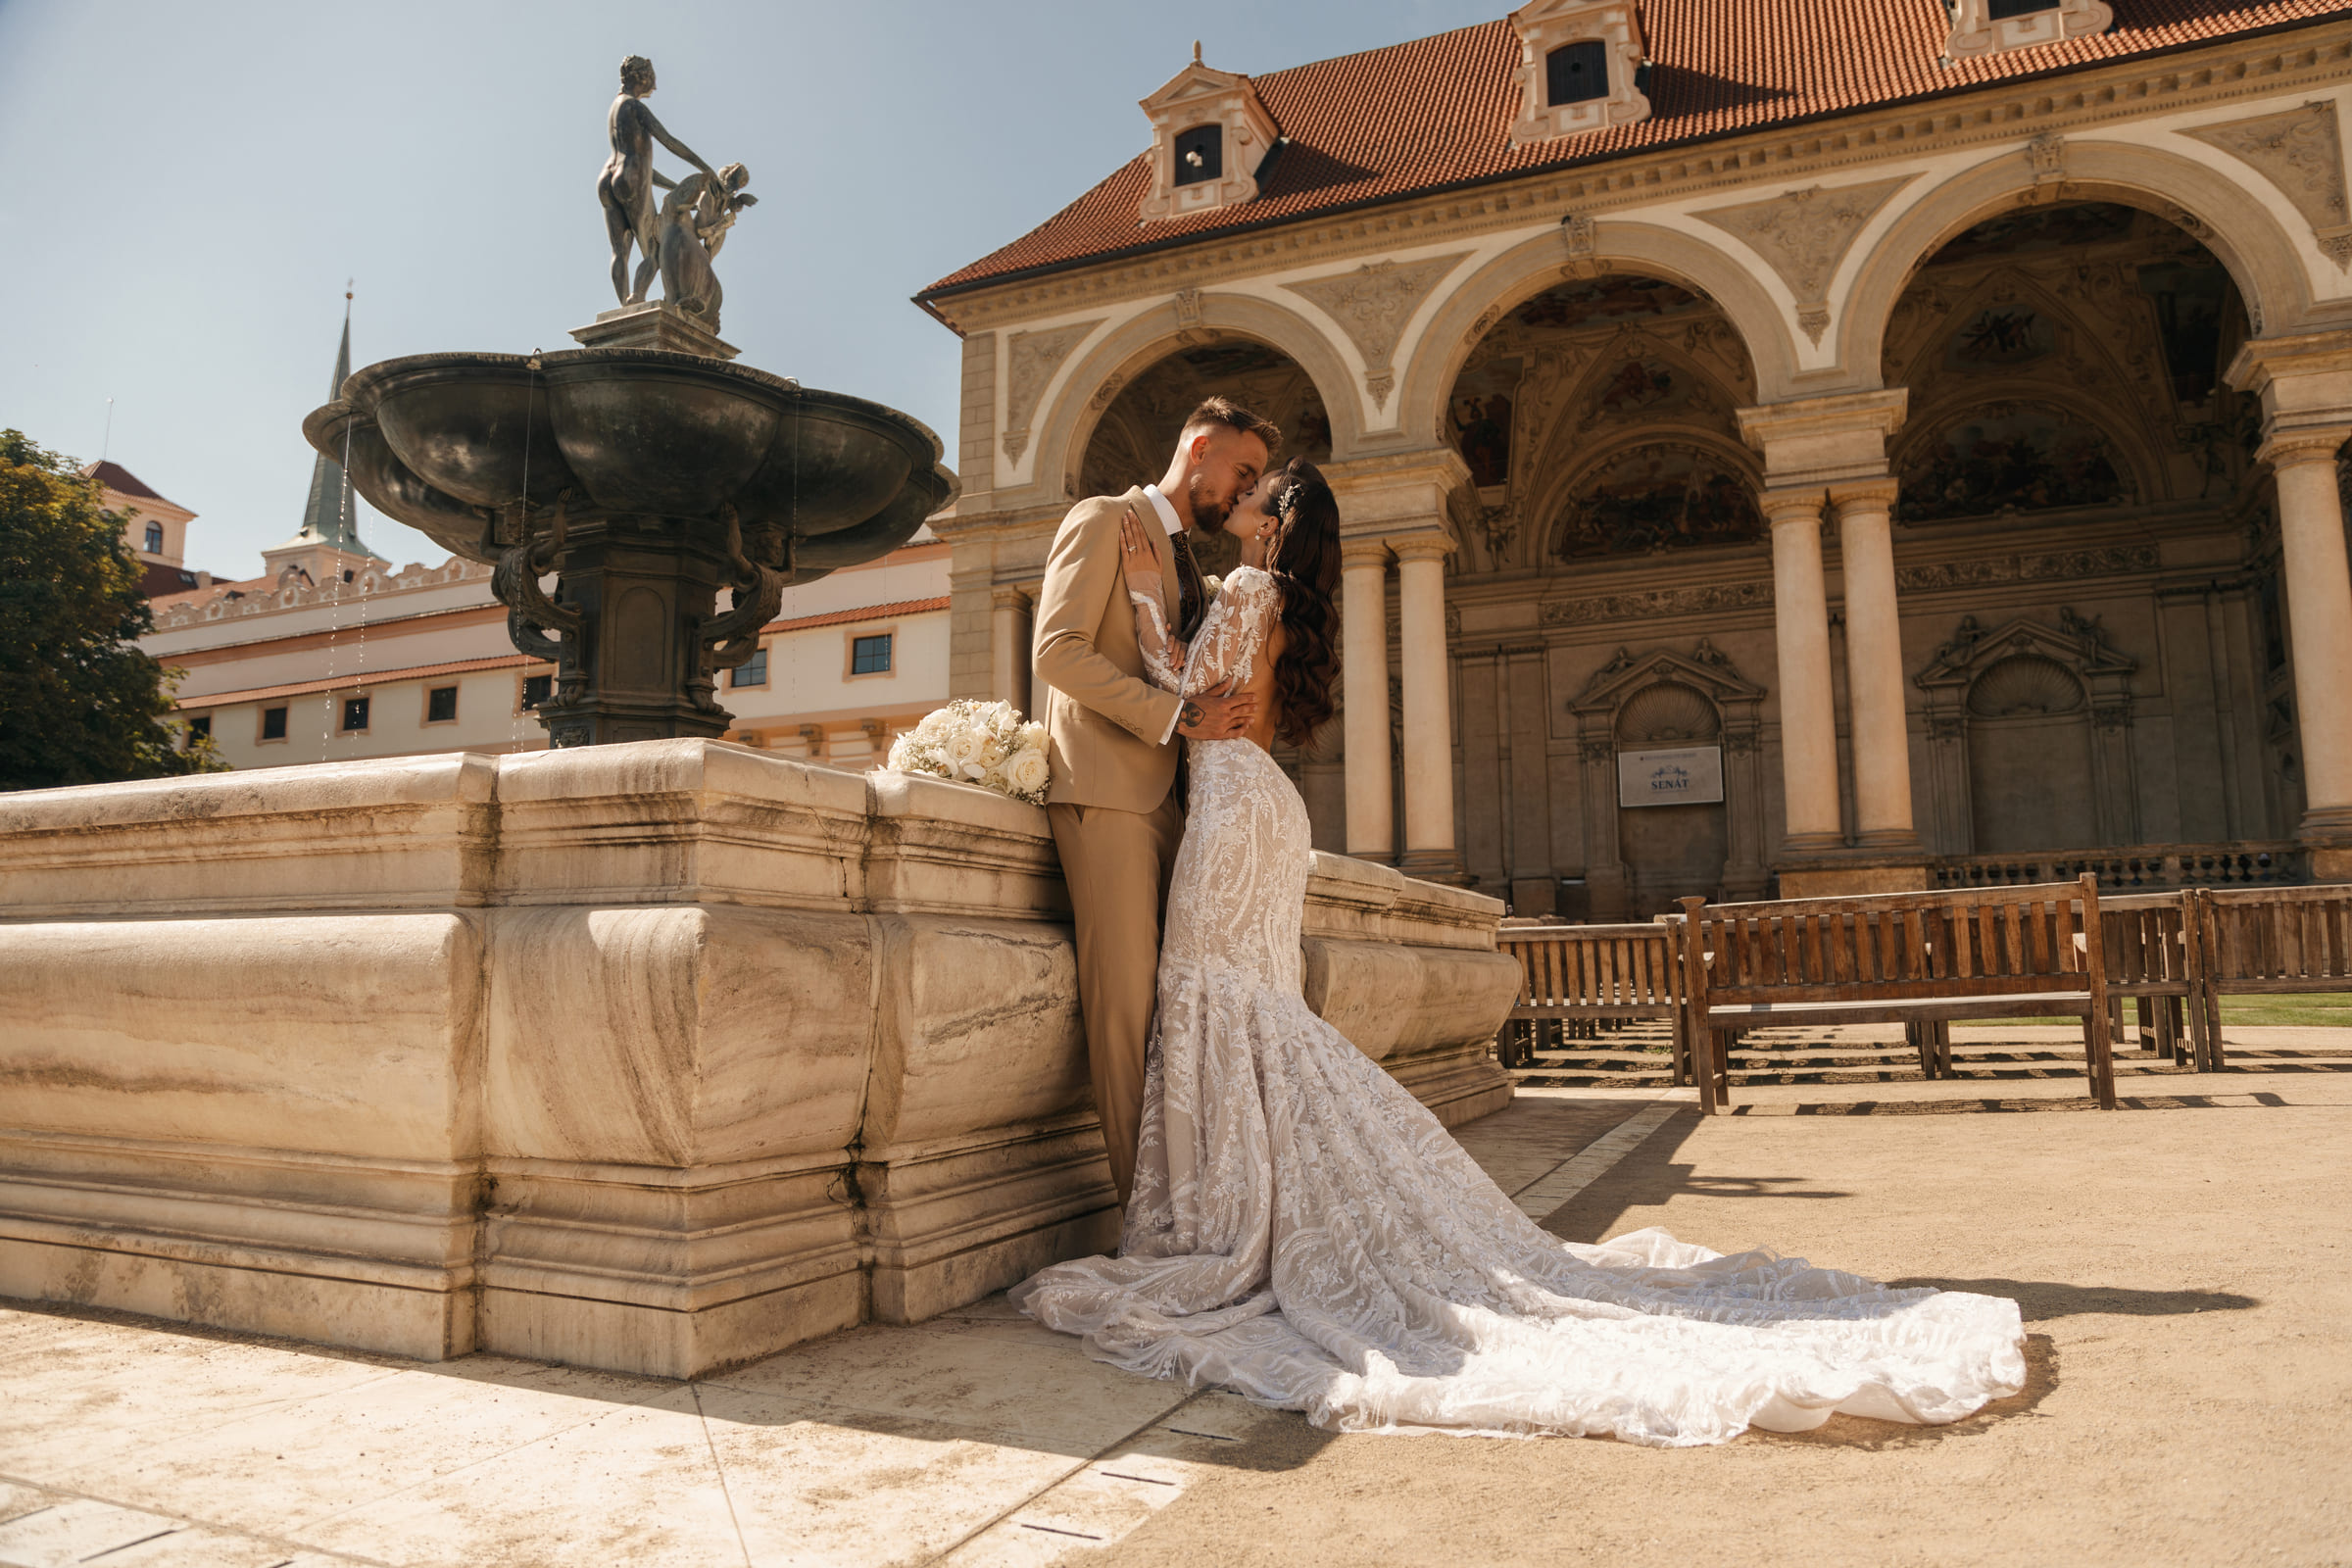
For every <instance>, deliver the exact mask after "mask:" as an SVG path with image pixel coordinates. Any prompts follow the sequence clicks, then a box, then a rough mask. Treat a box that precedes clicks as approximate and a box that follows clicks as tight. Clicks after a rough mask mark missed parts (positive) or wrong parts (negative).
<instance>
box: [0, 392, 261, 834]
mask: <svg viewBox="0 0 2352 1568" xmlns="http://www.w3.org/2000/svg"><path fill="white" fill-rule="evenodd" d="M139 577H140V568H139V562H138V558H137V557H136V556H134V555H132V554H131V551H130V547H129V545H128V544H127V543H125V542H124V540H123V517H122V516H121V515H120V514H117V513H112V512H108V511H106V510H104V509H103V508H101V507H100V506H99V504H98V490H97V486H96V485H94V484H93V483H91V482H90V481H89V480H87V479H84V478H82V477H81V476H80V475H79V474H77V473H75V472H74V471H73V467H72V466H70V465H69V464H68V463H67V461H66V460H65V459H64V458H63V457H60V456H59V455H58V454H57V453H54V452H49V451H45V450H43V449H42V448H41V447H39V446H37V445H35V444H34V443H33V442H32V441H30V440H28V439H26V438H25V435H24V434H23V433H22V432H20V431H16V430H0V789H7V790H25V789H45V788H49V787H51V786H54V785H60V784H103V783H112V782H114V781H116V780H118V779H132V778H165V777H170V776H172V775H176V774H182V773H204V772H217V771H220V770H221V768H222V767H224V766H225V764H224V763H222V762H221V760H220V756H219V754H218V753H217V752H216V751H215V750H214V749H213V744H212V740H211V738H210V737H209V736H197V737H193V738H192V740H191V743H190V744H189V745H187V746H186V747H185V748H184V749H183V748H182V747H181V746H180V744H179V741H180V738H181V737H180V731H179V726H177V725H175V724H167V723H166V722H165V717H166V715H168V714H169V713H170V712H171V711H172V685H173V683H174V682H175V681H176V679H177V673H176V672H175V671H172V670H167V669H165V668H164V666H163V665H161V664H159V663H157V662H156V661H155V660H154V659H153V658H151V657H149V656H148V655H147V654H146V653H145V652H144V651H143V650H141V649H140V648H139V647H138V646H137V644H136V643H135V642H134V641H133V639H134V638H137V637H139V636H140V635H142V634H143V633H145V632H146V631H147V630H148V629H149V628H150V627H152V626H153V624H154V617H153V616H152V614H151V613H149V611H148V608H147V598H146V595H145V594H144V593H143V592H141V590H140V587H139Z"/></svg>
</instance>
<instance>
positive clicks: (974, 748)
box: [939, 729, 980, 773]
mask: <svg viewBox="0 0 2352 1568" xmlns="http://www.w3.org/2000/svg"><path fill="white" fill-rule="evenodd" d="M979 755H980V737H979V736H977V735H975V734H973V733H972V732H971V731H970V730H968V729H956V730H951V731H949V732H948V734H947V735H946V737H945V738H943V739H942V740H941V741H940V743H939V759H940V760H941V761H943V762H945V763H947V764H948V771H949V772H951V773H960V772H962V771H963V768H964V765H965V764H966V763H968V762H970V761H971V760H974V759H975V758H977V757H978V756H979Z"/></svg>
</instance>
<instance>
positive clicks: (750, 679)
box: [727, 648, 767, 686]
mask: <svg viewBox="0 0 2352 1568" xmlns="http://www.w3.org/2000/svg"><path fill="white" fill-rule="evenodd" d="M727 684H728V685H730V686H764V685H766V684H767V650H766V649H764V648H762V649H760V651H759V652H758V653H756V654H754V655H753V656H752V657H751V658H749V659H747V660H745V661H744V662H742V663H740V664H737V665H736V666H735V668H734V670H733V672H732V673H730V674H729V675H728V677H727Z"/></svg>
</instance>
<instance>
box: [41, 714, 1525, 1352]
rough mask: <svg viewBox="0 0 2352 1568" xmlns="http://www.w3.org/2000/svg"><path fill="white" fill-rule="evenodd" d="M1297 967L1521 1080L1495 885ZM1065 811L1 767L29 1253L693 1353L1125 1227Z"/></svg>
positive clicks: (1496, 1081) (1031, 1262) (1322, 925)
mask: <svg viewBox="0 0 2352 1568" xmlns="http://www.w3.org/2000/svg"><path fill="white" fill-rule="evenodd" d="M1308 903H1309V908H1308V913H1307V922H1306V936H1305V944H1304V945H1305V957H1306V988H1307V995H1308V1000H1309V1001H1310V1003H1312V1004H1313V1005H1315V1007H1316V1008H1317V1009H1318V1010H1319V1011H1320V1012H1322V1013H1323V1015H1324V1016H1326V1017H1328V1018H1330V1019H1331V1020H1332V1021H1333V1022H1334V1023H1335V1024H1336V1025H1338V1026H1339V1027H1340V1028H1341V1029H1342V1030H1343V1032H1345V1033H1347V1034H1348V1037H1349V1039H1350V1040H1352V1041H1354V1042H1355V1043H1356V1045H1357V1046H1358V1047H1359V1048H1360V1049H1362V1050H1363V1051H1364V1052H1365V1053H1366V1054H1368V1055H1370V1056H1372V1057H1374V1058H1375V1059H1377V1060H1379V1061H1381V1062H1382V1063H1383V1064H1384V1065H1385V1066H1386V1067H1387V1068H1388V1069H1389V1070H1390V1071H1391V1072H1393V1073H1395V1074H1396V1075H1397V1078H1398V1079H1399V1081H1401V1082H1403V1083H1405V1084H1406V1085H1407V1086H1408V1087H1410V1088H1411V1089H1412V1090H1413V1092H1414V1093H1415V1094H1416V1095H1418V1096H1420V1098H1421V1099H1422V1100H1423V1101H1424V1102H1425V1103H1429V1104H1431V1105H1432V1106H1433V1108H1435V1109H1436V1110H1437V1111H1438V1112H1439V1114H1440V1115H1441V1116H1443V1117H1445V1118H1446V1120H1447V1121H1448V1122H1458V1121H1461V1120H1465V1119H1468V1118H1469V1117H1472V1116H1476V1115H1480V1114H1484V1113H1485V1112H1486V1111H1488V1110H1492V1109H1494V1108H1496V1107H1498V1106H1499V1105H1500V1104H1501V1103H1504V1102H1505V1101H1507V1099H1508V1098H1509V1094H1510V1089H1509V1084H1508V1081H1507V1079H1506V1078H1505V1077H1504V1075H1503V1074H1502V1073H1501V1072H1500V1070H1499V1069H1498V1068H1496V1067H1495V1064H1494V1062H1493V1061H1492V1060H1491V1059H1490V1058H1489V1057H1488V1055H1487V1052H1486V1043H1487V1041H1488V1040H1489V1039H1490V1038H1491V1037H1492V1035H1493V1034H1494V1032H1495V1029H1496V1028H1497V1027H1498V1026H1499V1024H1500V1022H1501V1020H1502V1018H1503V1016H1504V1014H1505V1012H1506V1011H1507V1009H1508V1007H1509V1005H1510V1001H1511V998H1512V996H1513V994H1514V993H1515V990H1516V987H1517V981H1518V970H1517V966H1516V964H1515V963H1513V961H1512V960H1510V959H1509V958H1507V957H1504V956H1499V955H1497V954H1496V953H1495V926H1496V923H1497V920H1498V918H1499V915H1500V913H1501V907H1500V905H1499V904H1498V903H1497V902H1496V901H1495V900H1492V899H1487V898H1483V897H1481V896H1479V895H1476V894H1473V893H1468V892H1464V891H1460V890H1457V889H1452V888H1445V887H1438V886H1435V885H1432V884H1428V883H1421V882H1415V881H1412V880H1410V879H1407V878H1405V877H1403V876H1400V875H1398V874H1397V872H1395V871H1393V870H1390V869H1388V868H1386V867H1382V866H1375V865H1370V864H1366V863H1364V862H1360V861H1354V860H1348V859H1345V858H1340V857H1335V856H1318V857H1317V864H1316V869H1315V874H1314V877H1313V879H1312V882H1311V884H1310V888H1309V894H1308ZM1068 918H1069V916H1068V907H1067V900H1066V896H1065V894H1064V891H1063V888H1062V885H1061V879H1060V875H1059V870H1058V867H1057V864H1056V862H1055V859H1054V850H1053V843H1052V839H1051V837H1050V836H1049V835H1048V833H1047V831H1046V826H1045V818H1044V813H1043V812H1042V811H1040V810H1038V809H1035V808H1032V807H1028V806H1024V805H1021V804H1019V803H1017V802H1012V801H1007V800H1004V799H1002V798H1000V797H998V796H995V795H991V794H988V793H985V792H983V791H980V790H977V789H973V788H969V787H965V786H959V785H954V784H949V783H946V782H944V781H939V780H931V779H918V778H909V777H906V776H903V775H895V774H874V775H868V776H858V775H855V774H849V773H842V772H836V771H832V770H829V769H825V768H821V767H812V766H809V765H807V764H803V763H799V762H794V761H789V760H779V759H775V758H769V757H764V756H761V755H759V754H757V753H754V752H751V751H748V750H745V749H742V748H738V747H732V746H726V745H720V744H716V743H711V742H704V741H660V742H647V743H642V744H639V745H633V746H614V747H601V748H594V749H590V750H582V751H567V752H545V753H535V754H528V755H523V756H515V757H504V758H492V757H487V756H479V755H472V754H455V755H449V756H442V757H427V758H410V759H397V760H382V761H369V762H354V763H340V764H325V765H319V766H308V767H295V768H285V769H278V770H270V771H255V772H243V773H231V774H219V775H210V776H204V777H198V778H189V779H174V780H164V781H157V782H153V783H142V784H130V785H111V786H103V787H96V788H88V789H70V790H51V791H40V792H32V793H27V794H21V795H16V796H8V797H0V1008H4V1009H5V1012H6V1016H7V1017H8V1018H9V1019H10V1024H9V1027H8V1029H7V1030H6V1031H5V1032H4V1034H0V1103H4V1106H5V1108H4V1109H0V1295H6V1296H13V1297H19V1298H26V1299H46V1300H70V1301H77V1302H85V1303H95V1304H101V1305H106V1306H112V1307H119V1308H123V1309H127V1310H131V1311H138V1312H146V1313H152V1314H155V1315H158V1316H163V1317H169V1318H176V1319H181V1320H187V1321H196V1322H206V1323H213V1324H220V1325H224V1326H229V1327H235V1328H241V1329H248V1330H255V1331H261V1332H268V1333H277V1334H286V1335H292V1336H295V1337H299V1338H304V1339H311V1340H318V1341H323V1342H326V1343H330V1344H338V1345H349V1346H356V1347H362V1348H371V1349H380V1350H388V1351H394V1352H397V1353H401V1354H407V1355H416V1356H422V1357H428V1358H431V1357H441V1356H448V1355H456V1354H462V1353H464V1352H466V1351H467V1350H469V1349H472V1348H487V1349H496V1350H501V1351H506V1352H510V1353H515V1354H519V1355H527V1356H535V1357H542V1358H546V1359H551V1360H560V1361H567V1362H573V1363H578V1364H584V1365H593V1366H601V1367H611V1368H615V1369H623V1370H632V1371H640V1372H649V1373H659V1374H664V1375H670V1376H684V1375H690V1374H693V1373H696V1372H700V1371H704V1370H707V1369H709V1368H711V1367H713V1366H718V1365H722V1364H725V1363H728V1362H732V1361H739V1360H743V1359H748V1358H750V1357H754V1356H758V1355H762V1354H766V1353H768V1352H770V1351H772V1350H774V1349H777V1348H781V1347H783V1346H785V1345H789V1344H792V1343H794V1342H796V1341H799V1340H803V1339H807V1338H809V1337H811V1336H813V1335H817V1334H822V1333H826V1332H829V1331H831V1330H833V1329H837V1328H842V1327H847V1326H849V1325H851V1324H855V1323H858V1322H861V1321H866V1320H869V1319H879V1320H883V1321H892V1322H907V1321H915V1320H919V1319H921V1318H924V1317H927V1316H930V1315H933V1314H935V1313H938V1312H940V1311H943V1310H947V1309H949V1308H951V1307H953V1306H956V1305H960V1304H962V1303H964V1302H967V1301H970V1300H972V1299H977V1298H978V1297H980V1296H983V1295H986V1294H987V1293H988V1292H990V1291H993V1290H998V1289H1002V1288H1003V1287H1004V1286H1005V1285H1007V1284H1010V1283H1012V1282H1013V1281H1015V1280H1017V1279H1019V1278H1021V1277H1023V1276H1024V1275H1026V1274H1027V1273H1029V1272H1030V1271H1032V1270H1034V1269H1035V1268H1037V1267H1039V1266H1041V1265H1043V1264H1044V1263H1046V1262H1049V1261H1052V1260H1054V1259H1055V1258H1058V1257H1063V1256H1069V1255H1075V1254H1078V1253H1082V1252H1085V1251H1090V1250H1103V1249H1106V1248H1109V1247H1111V1246H1113V1245H1114V1244H1115V1242H1116V1232H1115V1221H1116V1208H1115V1206H1114V1201H1113V1196H1112V1193H1111V1189H1110V1185H1109V1180H1108V1174H1107V1167H1106V1165H1105V1162H1104V1160H1103V1152H1102V1144H1101V1138H1100V1134H1099V1132H1098V1130H1097V1127H1096V1122H1095V1117H1094V1114H1093V1111H1092V1109H1091V1106H1090V1103H1089V1097H1088V1089H1087V1074H1086V1065H1085V1045H1084V1040H1083V1037H1082V1034H1081V1031H1080V1026H1079V1017H1078V1009H1077V994H1076V983H1075V965H1074V962H1073V958H1072V953H1071V947H1070V941H1069V927H1068Z"/></svg>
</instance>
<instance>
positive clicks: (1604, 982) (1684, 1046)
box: [1495, 920, 1691, 1084]
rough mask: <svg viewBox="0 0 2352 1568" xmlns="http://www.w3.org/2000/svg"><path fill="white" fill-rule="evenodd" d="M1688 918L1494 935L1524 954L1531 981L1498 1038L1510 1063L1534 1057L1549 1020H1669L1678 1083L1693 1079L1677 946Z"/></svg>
mask: <svg viewBox="0 0 2352 1568" xmlns="http://www.w3.org/2000/svg"><path fill="white" fill-rule="evenodd" d="M1681 927H1682V922H1681V921H1680V920H1676V921H1672V922H1667V923H1659V924H1650V925H1517V926H1505V927H1503V928H1502V929H1501V930H1500V931H1498V932H1496V933H1495V949H1496V951H1498V952H1501V953H1507V954H1510V955H1511V956H1514V957H1516V958H1517V959H1518V960H1519V964H1520V968H1521V970H1522V971H1523V972H1524V974H1525V979H1524V980H1523V981H1522V982H1521V984H1520V987H1519V1001H1518V1004H1517V1005H1515V1006H1513V1007H1512V1008H1511V1016H1510V1021H1509V1022H1507V1023H1505V1024H1504V1025H1503V1033H1502V1034H1501V1035H1500V1036H1498V1037H1497V1039H1496V1042H1495V1054H1496V1056H1498V1057H1500V1058H1501V1060H1502V1064H1503V1065H1504V1066H1506V1067H1509V1066H1514V1065H1523V1064H1524V1063H1525V1061H1527V1060H1529V1059H1532V1058H1533V1055H1534V1044H1533V1041H1532V1039H1530V1040H1529V1041H1527V1042H1526V1044H1525V1046H1524V1048H1523V1047H1522V1044H1521V1042H1520V1041H1519V1040H1518V1039H1517V1038H1515V1037H1516V1036H1517V1035H1518V1033H1519V1030H1520V1029H1521V1028H1525V1029H1526V1030H1527V1031H1528V1033H1529V1034H1530V1035H1531V1036H1532V1034H1533V1032H1534V1030H1535V1029H1536V1028H1537V1027H1540V1026H1541V1025H1542V1024H1543V1023H1544V1022H1545V1021H1548V1020H1560V1021H1563V1022H1567V1023H1570V1024H1572V1025H1573V1024H1574V1023H1577V1022H1585V1023H1594V1024H1597V1023H1602V1022H1610V1021H1615V1022H1623V1021H1624V1020H1626V1019H1631V1018H1664V1019H1666V1020H1668V1021H1669V1022H1671V1023H1672V1024H1673V1025H1674V1081H1675V1082H1676V1083H1678V1084H1687V1083H1689V1082H1690V1081H1691V1076H1690V1071H1691V1063H1690V1055H1691V1053H1690V1047H1689V1043H1688V1042H1687V1041H1686V1039H1685V1037H1684V1033H1683V1006H1682V999H1681V996H1680V994H1679V986H1678V976H1677V973H1676V970H1677V968H1678V967H1679V964H1678V959H1677V955H1676V947H1677V944H1678V941H1679V938H1680V935H1681Z"/></svg>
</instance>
